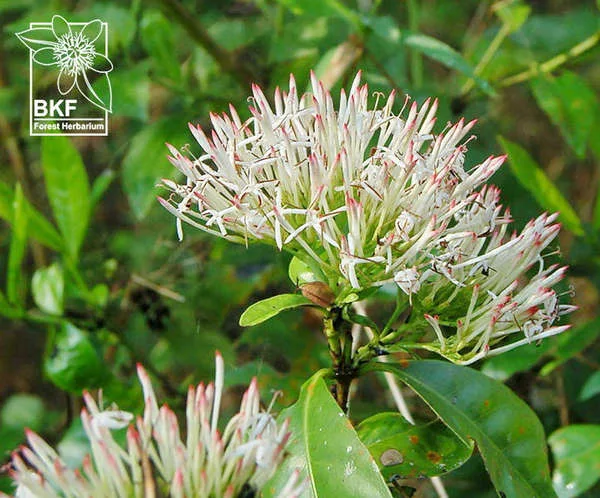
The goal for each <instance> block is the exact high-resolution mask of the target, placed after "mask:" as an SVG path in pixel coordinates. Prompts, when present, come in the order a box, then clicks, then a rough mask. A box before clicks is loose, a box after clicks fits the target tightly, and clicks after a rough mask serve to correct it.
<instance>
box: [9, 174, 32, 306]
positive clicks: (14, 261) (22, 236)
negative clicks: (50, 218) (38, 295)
mask: <svg viewBox="0 0 600 498" xmlns="http://www.w3.org/2000/svg"><path fill="white" fill-rule="evenodd" d="M12 215H13V216H12V232H11V237H10V249H9V252H8V270H7V275H6V297H7V299H8V301H9V302H10V303H12V304H15V305H19V306H22V305H23V300H24V294H23V292H22V283H23V281H24V278H23V274H22V270H21V263H22V262H23V258H24V257H25V250H26V249H27V221H28V219H27V210H26V207H25V197H23V190H21V185H19V184H17V186H16V187H15V197H14V200H13V212H12Z"/></svg>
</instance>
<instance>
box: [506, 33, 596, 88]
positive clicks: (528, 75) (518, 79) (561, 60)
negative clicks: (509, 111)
mask: <svg viewBox="0 0 600 498" xmlns="http://www.w3.org/2000/svg"><path fill="white" fill-rule="evenodd" d="M598 42H600V33H594V34H593V35H592V36H589V37H588V38H586V39H585V40H583V41H582V42H580V43H578V44H577V45H575V46H574V47H572V48H571V49H569V50H567V51H566V52H563V53H562V54H559V55H557V56H555V57H552V58H551V59H548V60H547V61H546V62H542V63H541V64H539V65H535V66H533V67H531V68H530V69H527V70H526V71H523V72H521V73H518V74H515V75H513V76H509V77H507V78H505V79H503V80H501V81H500V82H499V83H498V87H500V88H504V87H507V86H511V85H516V84H517V83H523V82H524V81H528V80H530V79H532V78H535V77H536V76H538V75H540V74H545V73H550V72H552V71H554V70H555V69H556V68H558V67H560V66H562V65H563V64H565V63H566V62H568V61H570V60H571V59H574V58H575V57H578V56H579V55H581V54H582V53H584V52H586V51H588V50H589V49H591V48H593V47H594V46H595V45H596V44H597V43H598Z"/></svg>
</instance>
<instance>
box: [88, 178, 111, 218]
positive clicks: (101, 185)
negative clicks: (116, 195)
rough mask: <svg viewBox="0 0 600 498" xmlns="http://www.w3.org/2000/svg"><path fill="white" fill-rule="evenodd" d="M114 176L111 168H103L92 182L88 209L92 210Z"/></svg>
mask: <svg viewBox="0 0 600 498" xmlns="http://www.w3.org/2000/svg"><path fill="white" fill-rule="evenodd" d="M115 176H116V175H115V172H114V171H113V170H112V169H105V170H104V171H103V172H102V173H100V174H99V175H98V176H97V177H96V179H95V180H94V183H93V184H92V191H91V192H90V210H93V209H94V207H95V206H96V204H98V202H99V201H100V199H102V196H103V195H104V193H105V192H106V190H107V189H108V187H110V184H111V183H112V181H113V180H114V179H115Z"/></svg>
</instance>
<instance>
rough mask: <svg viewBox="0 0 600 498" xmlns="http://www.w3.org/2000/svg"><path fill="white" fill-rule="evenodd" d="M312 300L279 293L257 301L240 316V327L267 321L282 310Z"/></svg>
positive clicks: (296, 306) (308, 302) (305, 304)
mask: <svg viewBox="0 0 600 498" xmlns="http://www.w3.org/2000/svg"><path fill="white" fill-rule="evenodd" d="M310 304H312V302H311V301H310V300H309V299H307V298H305V297H304V296H302V295H300V294H280V295H279V296H273V297H269V298H267V299H263V300H262V301H258V302H257V303H254V304H252V305H250V306H249V307H248V308H246V311H244V312H243V313H242V316H241V317H240V325H241V326H242V327H251V326H252V325H258V324H259V323H262V322H265V321H267V320H268V319H269V318H272V317H274V316H276V315H278V314H279V313H281V312H282V311H284V310H289V309H293V308H298V307H299V306H307V305H310Z"/></svg>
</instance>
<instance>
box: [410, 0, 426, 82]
mask: <svg viewBox="0 0 600 498" xmlns="http://www.w3.org/2000/svg"><path fill="white" fill-rule="evenodd" d="M406 7H407V9H408V28H409V29H410V30H411V31H412V32H414V33H417V32H418V31H419V5H418V3H417V0H408V1H407V2H406ZM410 75H411V77H412V84H413V87H414V88H420V87H421V86H422V85H423V56H422V55H421V53H420V52H419V51H418V50H417V49H414V48H413V49H412V50H411V53H410Z"/></svg>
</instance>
